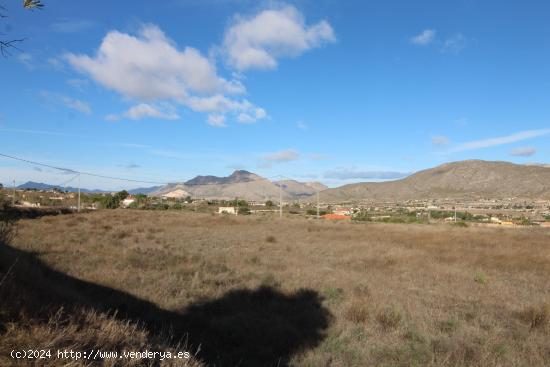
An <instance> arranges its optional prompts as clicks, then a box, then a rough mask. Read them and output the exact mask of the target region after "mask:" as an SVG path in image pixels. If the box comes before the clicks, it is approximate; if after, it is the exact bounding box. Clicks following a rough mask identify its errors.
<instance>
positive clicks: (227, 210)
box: [218, 206, 237, 214]
mask: <svg viewBox="0 0 550 367" xmlns="http://www.w3.org/2000/svg"><path fill="white" fill-rule="evenodd" d="M218 214H237V209H236V208H235V207H232V206H220V207H219V208H218Z"/></svg>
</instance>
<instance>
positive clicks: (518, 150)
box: [510, 147, 537, 157]
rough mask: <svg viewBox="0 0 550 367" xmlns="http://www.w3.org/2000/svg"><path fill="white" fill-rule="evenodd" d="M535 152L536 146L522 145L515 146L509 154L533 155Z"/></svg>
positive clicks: (518, 155) (519, 155)
mask: <svg viewBox="0 0 550 367" xmlns="http://www.w3.org/2000/svg"><path fill="white" fill-rule="evenodd" d="M536 152H537V149H536V148H533V147H523V148H515V149H512V151H511V152H510V154H511V155H513V156H516V157H530V156H532V155H534V154H535V153H536Z"/></svg>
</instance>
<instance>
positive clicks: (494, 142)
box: [450, 129, 550, 152]
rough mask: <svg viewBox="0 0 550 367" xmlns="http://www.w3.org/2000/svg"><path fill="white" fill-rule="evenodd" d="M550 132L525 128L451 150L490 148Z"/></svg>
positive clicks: (460, 145) (463, 144) (461, 145)
mask: <svg viewBox="0 0 550 367" xmlns="http://www.w3.org/2000/svg"><path fill="white" fill-rule="evenodd" d="M548 134H550V129H540V130H525V131H520V132H517V133H515V134H511V135H507V136H501V137H497V138H490V139H483V140H475V141H470V142H467V143H462V144H459V145H457V146H455V147H454V148H452V149H451V150H450V152H462V151H466V150H476V149H483V148H489V147H494V146H499V145H503V144H510V143H515V142H518V141H523V140H527V139H533V138H538V137H541V136H545V135H548Z"/></svg>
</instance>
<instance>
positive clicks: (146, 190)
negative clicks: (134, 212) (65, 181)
mask: <svg viewBox="0 0 550 367" xmlns="http://www.w3.org/2000/svg"><path fill="white" fill-rule="evenodd" d="M161 187H162V186H153V187H142V188H137V189H131V190H128V193H129V194H133V195H135V194H145V195H147V194H150V193H151V192H153V191H155V190H158V189H159V188H161ZM17 189H20V190H29V189H36V190H53V189H59V190H63V191H68V192H78V187H73V186H65V187H61V186H59V185H51V184H46V183H42V182H34V181H27V182H25V183H24V184H21V185H19V186H17ZM80 192H83V193H86V194H100V193H106V192H111V191H106V190H99V189H86V188H83V187H81V188H80Z"/></svg>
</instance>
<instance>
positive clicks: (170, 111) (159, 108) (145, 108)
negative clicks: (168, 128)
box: [105, 103, 180, 121]
mask: <svg viewBox="0 0 550 367" xmlns="http://www.w3.org/2000/svg"><path fill="white" fill-rule="evenodd" d="M121 118H127V119H130V120H141V119H144V118H155V119H160V120H179V118H180V116H179V115H178V114H177V113H176V111H175V109H174V107H173V106H172V105H169V104H163V105H153V104H149V103H139V104H137V105H135V106H132V107H130V108H129V109H128V110H127V111H126V112H124V113H123V114H122V115H114V114H112V115H107V116H106V117H105V119H106V120H107V121H118V120H120V119H121Z"/></svg>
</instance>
